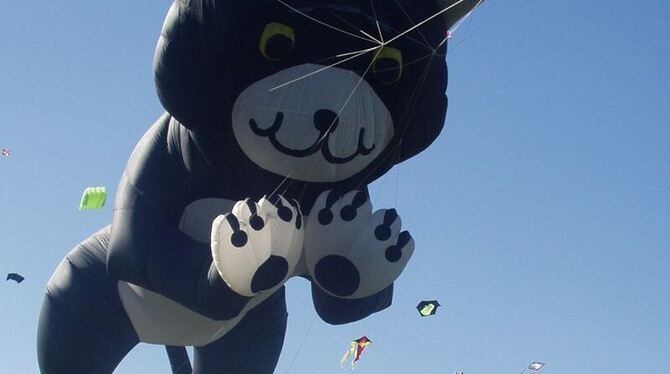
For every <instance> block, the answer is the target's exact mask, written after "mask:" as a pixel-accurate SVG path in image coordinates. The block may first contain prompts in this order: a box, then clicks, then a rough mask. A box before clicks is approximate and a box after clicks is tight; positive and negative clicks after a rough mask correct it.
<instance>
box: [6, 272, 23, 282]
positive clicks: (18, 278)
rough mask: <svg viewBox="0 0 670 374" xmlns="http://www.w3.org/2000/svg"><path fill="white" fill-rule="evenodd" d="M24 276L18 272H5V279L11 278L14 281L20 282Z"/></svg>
mask: <svg viewBox="0 0 670 374" xmlns="http://www.w3.org/2000/svg"><path fill="white" fill-rule="evenodd" d="M24 279H25V278H24V277H23V276H21V275H20V274H17V273H9V274H7V279H6V280H13V281H14V282H16V283H21V282H23V280H24Z"/></svg>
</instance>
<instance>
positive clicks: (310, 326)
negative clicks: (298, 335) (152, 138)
mask: <svg viewBox="0 0 670 374" xmlns="http://www.w3.org/2000/svg"><path fill="white" fill-rule="evenodd" d="M316 317H317V316H316V314H315V315H314V317H312V322H310V323H309V327H308V328H307V331H306V332H305V335H304V336H303V338H302V341H301V342H300V345H299V346H298V349H297V350H296V351H295V354H294V355H293V359H291V364H290V365H289V366H288V369H286V373H287V374H290V373H291V369H292V368H293V364H295V360H296V359H297V358H298V354H299V353H300V351H302V346H303V345H304V344H305V342H306V341H307V337H309V334H310V333H311V332H312V327H313V326H314V322H315V321H316Z"/></svg>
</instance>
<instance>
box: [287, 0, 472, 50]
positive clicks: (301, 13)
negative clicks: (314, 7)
mask: <svg viewBox="0 0 670 374" xmlns="http://www.w3.org/2000/svg"><path fill="white" fill-rule="evenodd" d="M461 1H463V0H461ZM277 2H279V3H280V4H282V5H284V6H285V7H287V8H289V9H291V10H292V11H294V12H296V13H298V14H300V15H301V16H303V17H305V18H307V19H309V20H312V21H314V22H316V23H318V24H320V25H322V26H326V27H328V28H329V29H333V30H335V31H338V32H340V33H342V34H344V35H349V36H352V37H354V38H358V39H361V40H365V41H367V42H371V43H378V42H377V41H376V40H373V39H367V38H364V37H362V36H360V35H356V34H354V33H351V32H349V31H346V30H342V29H340V28H338V27H335V26H333V25H330V24H328V23H326V22H323V21H321V20H319V19H317V18H314V17H312V16H310V15H309V14H307V13H305V12H302V11H300V10H299V9H297V8H295V7H293V6H291V5H290V4H288V3H286V2H284V1H283V0H277Z"/></svg>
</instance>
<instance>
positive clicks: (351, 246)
mask: <svg viewBox="0 0 670 374" xmlns="http://www.w3.org/2000/svg"><path fill="white" fill-rule="evenodd" d="M305 226H306V229H305V262H306V264H307V268H308V271H309V273H310V275H311V276H312V279H313V280H314V281H315V282H316V283H317V284H318V285H319V287H321V288H322V289H323V290H324V291H326V292H328V293H329V294H331V295H333V296H337V297H342V298H352V299H353V298H361V297H365V296H369V295H372V294H374V293H377V292H379V291H382V290H383V289H385V288H386V287H388V286H389V285H391V283H393V281H394V280H395V279H397V278H398V276H399V275H400V273H401V272H402V270H403V269H404V268H405V265H407V262H408V261H409V259H410V257H411V256H412V253H413V252H414V239H412V237H411V235H410V234H409V233H408V232H407V231H402V232H401V231H400V230H401V222H400V217H399V216H398V214H397V213H396V211H395V209H388V210H387V209H382V210H378V211H376V212H374V213H372V204H371V203H370V200H369V197H368V194H367V193H366V192H365V191H352V192H349V193H347V194H346V195H344V196H342V197H340V195H338V194H337V193H335V192H333V191H326V192H324V193H322V194H321V195H320V196H319V198H318V199H317V200H316V203H315V204H314V207H313V208H312V211H311V213H310V215H309V217H308V218H307V222H306V225H305Z"/></svg>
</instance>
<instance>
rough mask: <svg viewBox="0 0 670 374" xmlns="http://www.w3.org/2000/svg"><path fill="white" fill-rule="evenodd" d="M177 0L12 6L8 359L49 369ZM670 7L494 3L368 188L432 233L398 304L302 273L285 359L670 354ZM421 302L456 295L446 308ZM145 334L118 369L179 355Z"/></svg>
mask: <svg viewBox="0 0 670 374" xmlns="http://www.w3.org/2000/svg"><path fill="white" fill-rule="evenodd" d="M168 6H169V1H167V0H162V1H151V2H150V1H130V0H119V1H112V2H90V1H80V0H71V1H67V2H64V1H51V2H44V1H36V0H22V1H14V2H8V3H7V4H4V5H3V10H4V11H3V12H1V13H0V51H1V53H0V148H11V149H12V151H13V153H12V156H11V157H10V158H1V159H0V204H1V205H0V207H1V209H0V271H1V272H2V273H3V275H4V273H7V272H11V271H16V272H19V273H22V274H23V275H24V276H26V281H24V282H23V283H22V284H20V285H16V284H14V283H13V282H5V283H3V284H2V285H1V286H0V300H1V302H2V312H1V313H0V316H1V318H0V336H2V339H0V367H1V368H2V369H0V371H2V372H7V373H33V372H35V373H36V372H37V371H38V369H37V365H36V353H35V334H36V326H37V316H38V313H39V308H40V304H41V299H42V296H43V292H44V286H45V284H46V282H47V280H48V279H49V277H50V275H51V273H52V272H53V270H54V269H55V267H56V265H57V264H58V263H59V261H60V260H61V259H62V257H63V256H64V255H65V254H66V253H67V252H68V251H69V249H70V248H72V247H73V246H74V245H76V244H77V243H78V242H79V241H81V240H82V239H84V238H85V237H86V236H87V235H89V234H90V233H92V232H93V231H94V230H96V229H97V228H99V227H101V226H103V225H105V224H107V223H108V222H109V220H110V216H111V204H108V205H107V206H106V207H105V208H104V209H103V210H101V211H95V212H80V211H78V210H77V206H78V202H79V197H80V194H81V192H82V190H83V188H84V187H86V186H90V185H104V186H107V187H108V189H109V190H110V192H111V194H112V198H113V194H114V192H115V190H116V185H117V184H118V180H119V177H120V175H121V172H122V170H123V167H124V165H125V163H126V161H127V159H128V156H129V154H130V151H131V149H132V147H133V146H134V144H135V143H136V142H137V140H138V139H139V137H140V136H141V135H142V134H143V133H144V131H145V130H146V129H147V127H148V126H149V125H150V124H151V123H152V122H153V121H154V120H155V119H156V118H157V117H158V116H159V115H160V113H161V111H162V109H161V107H160V104H159V103H158V100H157V98H156V94H155V91H154V87H153V80H152V72H151V62H152V57H153V50H154V46H155V42H156V39H157V35H158V32H159V30H160V26H161V24H162V21H163V17H164V15H165V12H166V10H167V8H168ZM668 19H670V3H668V2H666V1H661V0H649V1H644V2H630V1H621V0H612V1H608V2H584V1H576V0H565V1H548V2H540V1H518V0H505V1H504V0H488V1H487V3H486V4H485V5H484V6H482V7H481V9H480V10H479V11H478V12H477V13H476V14H475V15H474V16H473V17H471V18H470V19H469V20H468V22H466V23H465V24H463V26H462V27H460V28H459V29H458V30H457V32H456V33H455V34H454V37H453V39H452V43H451V45H450V53H449V57H448V62H449V67H450V84H449V90H448V94H449V97H450V106H449V113H448V119H447V124H446V127H445V129H444V131H443V133H442V134H441V136H440V138H439V139H438V140H437V141H436V142H435V143H434V144H433V145H432V146H431V148H429V149H428V150H427V151H426V152H424V153H422V154H421V155H419V156H417V157H415V158H414V159H412V160H410V161H408V162H406V163H404V164H402V165H400V166H399V167H397V168H395V169H394V170H392V171H391V172H390V173H389V174H388V175H387V176H385V177H384V178H383V179H381V180H380V181H378V182H377V183H375V184H374V185H373V186H372V187H371V192H372V196H373V198H374V201H373V203H374V204H375V206H376V207H379V208H382V207H383V208H387V207H395V208H397V210H398V212H399V214H400V215H401V217H402V219H403V226H404V227H406V228H408V229H410V230H411V232H412V234H413V236H414V237H415V239H416V242H417V248H416V251H415V254H414V257H413V259H412V261H411V262H410V264H409V266H408V268H407V269H406V271H405V272H404V273H403V274H402V276H401V278H400V279H399V281H398V282H397V288H396V297H395V301H394V305H393V306H392V307H391V308H390V309H389V310H387V311H384V312H382V313H380V314H378V315H375V316H373V317H371V318H368V319H366V320H364V321H361V322H358V323H354V324H351V325H347V326H337V327H334V326H328V325H326V324H325V323H323V322H321V321H320V320H319V319H318V318H316V317H315V313H314V311H313V309H312V306H311V301H310V300H309V296H308V293H309V292H308V288H307V284H306V283H305V282H304V281H301V280H291V281H289V283H288V293H289V298H288V303H289V330H288V334H287V337H286V342H285V347H284V351H283V354H282V357H281V360H280V363H279V366H278V368H277V373H315V372H319V373H339V372H340V371H341V369H340V368H339V366H338V361H339V358H340V356H341V355H342V353H343V352H344V351H345V349H346V348H347V346H348V344H349V341H350V340H352V339H355V338H358V337H359V336H361V335H367V336H369V337H370V338H371V339H372V340H373V342H374V343H373V344H372V345H371V346H370V347H369V349H368V350H367V351H366V353H365V356H364V358H363V360H362V362H361V363H360V365H359V366H358V367H357V369H356V371H357V372H360V373H407V372H424V373H436V374H437V373H452V372H454V371H456V370H458V371H464V372H465V373H467V374H477V373H486V374H497V373H501V374H502V373H519V372H520V371H521V370H522V369H523V368H524V367H525V366H527V365H528V363H530V362H531V361H534V360H538V361H544V362H546V363H547V366H546V367H545V368H544V369H543V371H542V373H545V374H552V373H553V374H561V373H568V372H569V373H574V374H581V373H609V374H618V373H622V374H623V373H631V372H659V370H663V369H662V368H661V367H659V366H661V365H663V363H664V361H665V360H666V359H667V354H668V351H667V349H668V348H667V347H669V346H670V317H668V315H670V314H669V313H667V310H668V309H670V275H669V272H668V267H669V265H670V254H669V253H670V217H669V216H670V214H669V212H670V126H668V123H670V122H669V121H668V119H669V118H670V109H669V108H670V106H669V105H668V103H669V102H670V69H668V67H667V65H668V61H669V57H670V37H668V32H667V31H668V26H667V20H668ZM422 299H438V300H439V301H440V302H441V304H442V305H443V308H441V309H440V310H439V312H440V313H439V314H438V315H437V316H435V317H433V318H429V319H419V318H418V317H417V315H416V310H415V309H414V307H415V305H416V304H417V303H418V301H420V300H422ZM168 370H169V369H168V363H167V359H166V357H165V355H164V352H163V350H162V348H161V347H157V346H148V345H143V346H140V347H138V348H136V349H135V350H134V351H133V352H132V353H131V354H130V355H129V356H128V357H127V358H126V360H125V361H124V362H123V363H122V364H121V366H120V367H119V369H118V370H117V372H118V373H137V372H144V373H166V372H168Z"/></svg>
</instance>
